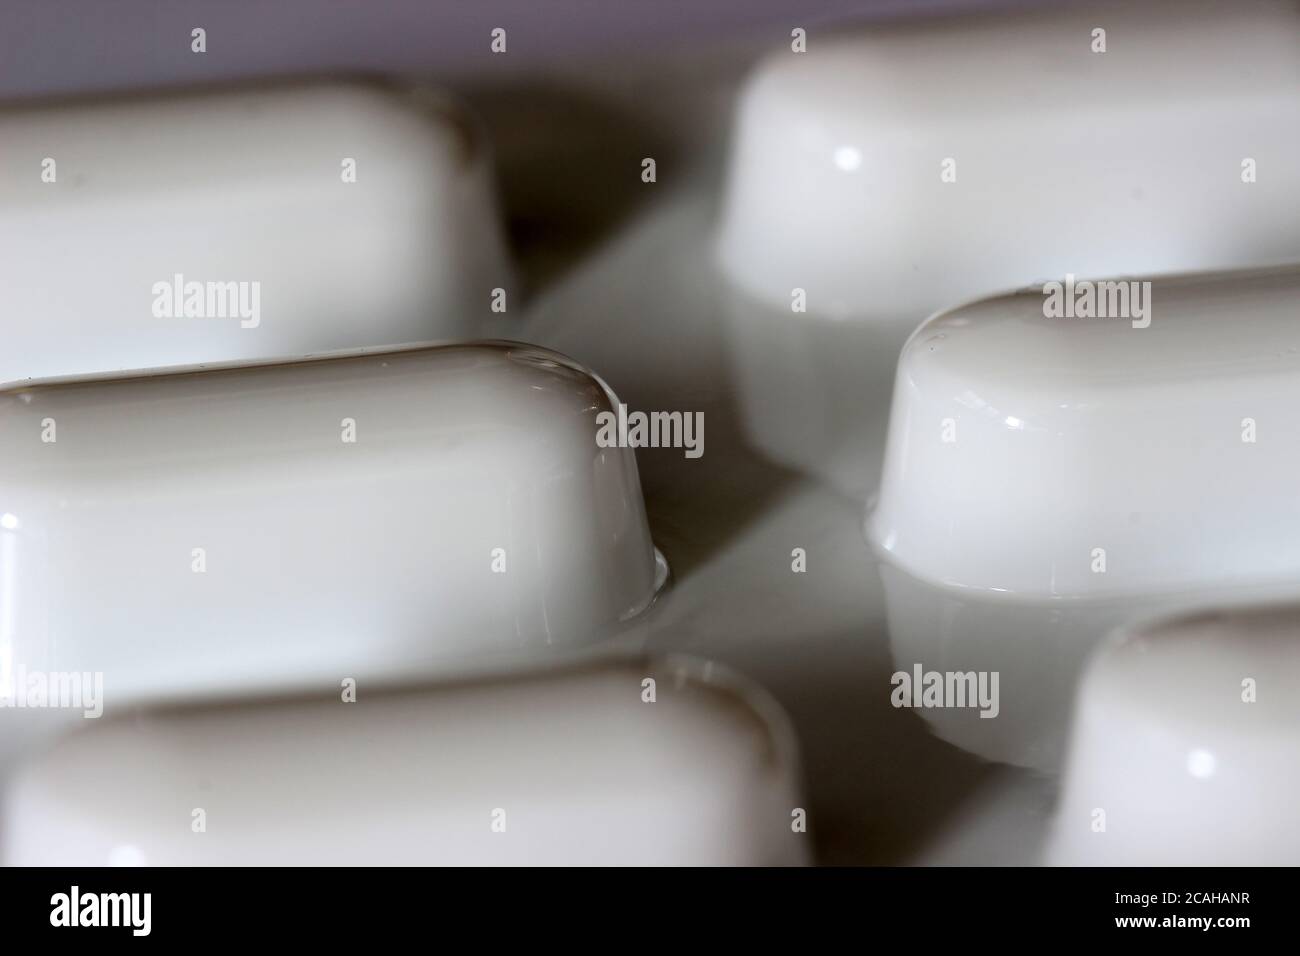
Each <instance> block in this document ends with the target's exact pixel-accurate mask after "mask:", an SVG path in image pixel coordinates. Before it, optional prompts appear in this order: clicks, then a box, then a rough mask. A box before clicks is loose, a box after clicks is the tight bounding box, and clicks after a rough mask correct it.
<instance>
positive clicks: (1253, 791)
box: [1047, 604, 1300, 866]
mask: <svg viewBox="0 0 1300 956" xmlns="http://www.w3.org/2000/svg"><path fill="white" fill-rule="evenodd" d="M1298 634H1300V605H1296V604H1290V605H1282V606H1272V607H1258V608H1250V609H1240V610H1235V611H1211V612H1203V613H1200V614H1197V615H1193V616H1185V617H1181V618H1175V619H1172V620H1166V621H1161V622H1159V623H1154V624H1149V625H1147V626H1145V627H1140V628H1136V629H1133V630H1130V631H1127V632H1125V633H1121V634H1120V635H1118V636H1117V637H1116V638H1114V639H1112V640H1109V641H1107V642H1105V643H1104V644H1103V645H1102V647H1101V648H1100V649H1099V650H1098V653H1097V655H1096V657H1095V659H1094V660H1093V662H1092V664H1091V665H1090V667H1089V668H1088V671H1087V676H1086V678H1085V680H1084V681H1083V684H1082V687H1081V689H1080V692H1079V697H1078V704H1077V706H1076V708H1075V713H1074V726H1073V730H1072V732H1071V743H1070V748H1069V758H1068V763H1067V766H1066V773H1065V777H1064V782H1063V789H1062V794H1061V800H1060V805H1059V807H1058V810H1057V815H1056V818H1055V821H1054V826H1053V836H1052V840H1051V842H1050V845H1049V851H1048V857H1047V859H1048V862H1049V863H1053V864H1063V865H1084V866H1098V865H1149V866H1265V865H1272V866H1295V865H1296V864H1297V863H1300V827H1297V826H1296V822H1297V821H1296V816H1297V810H1296V807H1297V806H1298V805H1300V736H1297V734H1296V729H1297V727H1300V641H1298V640H1297V635H1298Z"/></svg>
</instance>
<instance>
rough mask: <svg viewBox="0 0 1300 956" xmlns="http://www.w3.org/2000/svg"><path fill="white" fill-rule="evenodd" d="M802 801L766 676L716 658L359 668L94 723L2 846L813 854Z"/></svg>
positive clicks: (461, 856)
mask: <svg viewBox="0 0 1300 956" xmlns="http://www.w3.org/2000/svg"><path fill="white" fill-rule="evenodd" d="M86 779H93V780H94V781H95V786H94V787H86V786H85V785H84V782H85V780H86ZM78 781H80V783H78ZM802 810H803V806H802V805H801V803H800V798H799V770H798V762H797V756H796V753H795V748H794V742H793V738H792V736H791V734H790V730H789V728H788V726H787V723H786V721H785V719H784V716H783V715H782V713H781V712H780V710H779V709H777V708H776V707H775V705H774V704H772V702H771V701H770V700H769V699H768V698H767V697H766V695H764V694H762V693H761V692H759V691H758V690H757V689H756V688H754V687H752V686H751V685H748V684H746V683H740V682H738V681H736V680H735V679H734V678H730V677H726V676H725V675H723V674H721V673H719V672H717V671H716V670H715V669H714V668H712V667H711V666H710V665H704V664H694V663H687V662H683V661H679V660H648V661H641V660H636V661H607V662H603V663H592V664H588V665H584V666H582V667H579V668H571V669H564V670H556V671H551V672H546V673H540V674H530V675H525V676H516V677H513V678H489V679H480V680H475V681H473V682H468V683H461V684H453V685H448V686H442V687H433V688H428V689H401V690H388V691H383V692H379V691H369V692H368V691H367V688H366V686H365V684H361V685H359V686H358V688H357V697H356V701H355V702H353V703H344V702H343V701H341V700H340V699H339V697H338V696H328V697H321V696H316V697H314V698H303V699H298V700H280V701H258V702H249V703H244V704H241V705H237V706H234V705H219V704H217V705H201V706H187V707H184V708H174V709H158V710H145V711H140V712H136V713H131V714H129V715H127V716H121V717H119V718H116V719H115V718H111V717H106V718H104V719H103V720H102V721H101V722H96V721H91V722H87V724H86V727H85V729H84V730H82V731H81V732H79V733H75V734H73V735H71V736H69V737H67V738H65V739H64V740H62V741H61V742H60V743H59V744H58V746H57V747H56V748H55V749H53V750H52V751H51V752H49V753H48V754H45V755H42V756H41V757H39V758H37V759H35V760H34V761H32V762H31V763H30V764H29V765H28V766H26V767H25V768H23V769H22V770H21V771H20V773H19V774H18V776H17V779H16V780H14V781H13V783H12V785H11V787H10V789H9V792H8V796H7V799H6V801H5V810H4V822H5V826H4V837H3V853H4V859H5V862H6V863H7V864H10V865H15V864H16V865H36V864H39V865H56V864H69V865H73V864H75V865H104V864H109V863H117V862H134V863H144V864H150V865H174V864H198V865H226V864H236V865H261V864H274V865H287V864H292V865H304V864H305V865H313V864H328V865H350V864H383V865H390V864H391V865H403V864H412V865H419V864H424V865H427V864H458V865H464V864H551V865H554V864H616V865H621V864H642V865H645V864H650V865H661V864H674V865H676V864H695V865H712V864H759V865H770V864H799V863H802V862H805V860H806V858H807V855H808V850H807V849H806V846H807V845H806V841H807V840H808V839H809V838H808V836H807V834H806V833H804V832H801V831H802V830H803V826H802V823H801V822H800V814H801V812H802ZM200 821H201V822H200ZM200 827H201V829H200Z"/></svg>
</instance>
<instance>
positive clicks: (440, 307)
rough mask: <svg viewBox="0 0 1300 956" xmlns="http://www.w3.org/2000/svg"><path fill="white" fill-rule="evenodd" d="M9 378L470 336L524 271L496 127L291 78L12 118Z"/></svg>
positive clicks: (26, 109) (5, 302)
mask: <svg viewBox="0 0 1300 956" xmlns="http://www.w3.org/2000/svg"><path fill="white" fill-rule="evenodd" d="M0 168H3V169H4V175H3V176H0V262H3V263H4V266H3V269H4V282H3V293H2V294H0V337H3V340H4V348H3V349H2V350H0V383H4V382H10V381H15V380H19V379H27V378H42V377H47V376H51V375H73V374H83V373H91V372H103V371H112V370H118V369H134V368H145V367H151V366H164V365H181V364H192V363H198V362H221V361H232V360H240V359H257V358H267V357H283V356H299V355H302V354H305V353H307V352H315V351H322V350H327V349H338V348H351V347H358V346H373V345H384V344H401V343H406V342H423V341H429V340H432V339H440V338H452V337H467V336H471V335H472V334H473V330H474V328H475V327H476V320H478V319H481V318H482V317H484V316H486V315H487V314H488V312H489V308H490V305H491V301H492V294H493V289H494V288H505V287H508V286H509V285H510V282H509V274H508V269H507V264H506V257H505V253H504V250H503V245H502V242H501V237H500V234H499V228H498V224H497V216H496V213H495V204H494V201H493V196H492V186H491V172H490V164H489V161H488V153H487V149H486V146H485V144H484V142H483V139H482V136H481V135H480V134H479V133H478V132H477V130H476V128H475V126H474V124H473V123H471V122H470V121H469V120H468V118H467V117H466V115H465V114H464V113H463V111H461V110H460V109H459V108H457V107H456V106H454V105H453V104H452V103H450V102H449V101H447V100H446V99H444V98H443V97H441V96H440V95H438V94H435V93H432V92H429V91H427V90H422V89H415V88H404V87H397V86H385V85H381V84H377V83H346V82H321V83H293V84H287V85H280V86H269V87H256V86H250V87H236V88H231V89H228V90H224V91H222V90H217V91H206V92H195V93H184V94H179V93H178V94H169V95H148V96H116V97H104V98H100V99H90V100H66V101H63V100H61V101H55V102H49V103H35V104H32V105H23V106H14V107H9V108H7V109H5V110H3V111H0Z"/></svg>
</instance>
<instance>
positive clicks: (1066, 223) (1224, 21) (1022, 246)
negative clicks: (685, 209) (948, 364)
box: [719, 3, 1300, 322]
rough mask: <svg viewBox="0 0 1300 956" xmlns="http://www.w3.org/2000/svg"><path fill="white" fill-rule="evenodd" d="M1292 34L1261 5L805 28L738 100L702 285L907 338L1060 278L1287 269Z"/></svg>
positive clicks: (1299, 55)
mask: <svg viewBox="0 0 1300 956" xmlns="http://www.w3.org/2000/svg"><path fill="white" fill-rule="evenodd" d="M1298 32H1300V12H1297V10H1296V8H1295V6H1294V4H1281V3H1278V4H1271V3H1264V4H1254V3H1252V4H1233V5H1223V4H1211V3H1193V4H1186V3H1184V4H1178V5H1176V6H1174V7H1170V8H1163V7H1161V6H1160V5H1152V4H1135V5H1129V6H1128V7H1124V6H1119V5H1113V6H1109V7H1101V8H1096V9H1088V8H1086V7H1084V8H1073V9H1069V10H1059V9H1053V10H1039V11H1031V10H1017V11H1014V12H1007V13H1004V14H1002V15H995V16H983V17H953V18H941V19H937V20H932V21H927V22H915V23H907V24H901V25H897V26H888V27H878V28H875V29H873V30H871V31H870V32H866V33H863V34H862V35H859V36H846V37H833V36H829V35H825V34H823V33H822V32H821V31H818V30H816V29H812V30H809V31H808V35H807V41H806V50H805V51H804V52H795V51H794V50H792V49H790V48H789V47H788V46H787V47H786V48H784V49H781V50H779V51H777V52H774V53H773V54H772V55H771V56H770V57H769V58H768V59H767V60H766V61H764V63H763V64H762V65H761V66H760V68H759V69H758V71H757V72H756V73H755V75H754V77H753V78H752V79H751V80H750V81H749V83H748V85H747V87H746V89H745V91H744V93H743V96H742V99H741V103H740V108H739V117H738V121H737V130H736V135H735V143H734V146H733V152H732V161H731V168H730V173H729V178H728V188H727V197H726V202H725V207H724V214H723V218H722V224H721V232H720V236H719V253H720V256H721V261H722V264H723V267H724V269H725V270H726V272H727V273H728V275H729V276H730V277H731V278H732V280H733V281H734V282H735V283H736V285H737V286H738V287H739V288H740V289H741V290H743V291H744V292H746V293H748V294H749V295H751V296H752V297H754V298H756V299H758V300H760V301H763V302H767V303H771V304H773V305H775V306H777V307H779V308H781V309H783V310H786V311H787V312H788V311H789V310H790V307H791V294H792V291H793V290H795V289H802V290H803V291H804V293H805V295H806V306H807V310H808V312H809V313H810V314H812V313H819V314H832V315H838V316H852V317H859V316H865V317H868V318H872V319H881V320H896V319H900V318H901V319H904V320H910V321H911V322H916V321H919V320H920V319H921V318H923V317H924V316H925V315H926V314H928V313H930V312H932V311H934V310H935V309H938V308H941V307H944V306H948V305H951V304H953V303H957V302H961V301H963V300H965V299H969V298H971V297H973V296H977V295H987V294H989V293H992V292H999V291H1002V290H1004V289H1010V288H1015V287H1017V286H1020V285H1022V284H1024V283H1027V282H1034V281H1040V282H1041V281H1043V280H1045V279H1050V278H1058V277H1062V276H1064V274H1065V273H1067V272H1070V273H1074V274H1076V275H1091V276H1102V275H1110V274H1114V273H1120V272H1124V273H1127V274H1134V273H1151V272H1173V271H1191V270H1199V269H1228V268H1238V267H1247V266H1256V265H1265V264H1278V263H1281V262H1286V261H1290V260H1294V259H1297V258H1300V218H1298V217H1297V216H1296V215H1295V210H1296V208H1297V204H1298V203H1300V164H1297V163H1296V162H1295V161H1294V159H1293V157H1294V156H1295V154H1296V152H1297V150H1300V44H1297V43H1296V42H1295V38H1296V36H1297V33H1298ZM1244 62H1248V63H1249V64H1250V67H1249V69H1244V68H1243V67H1242V63H1244ZM795 318H796V319H797V318H798V317H797V316H796V317H795Z"/></svg>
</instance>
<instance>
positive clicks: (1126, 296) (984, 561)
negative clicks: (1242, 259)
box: [868, 268, 1300, 764]
mask: <svg viewBox="0 0 1300 956" xmlns="http://www.w3.org/2000/svg"><path fill="white" fill-rule="evenodd" d="M1088 297H1091V298H1092V299H1093V301H1094V303H1097V302H1102V301H1104V302H1106V303H1107V305H1106V306H1105V309H1106V310H1107V311H1108V312H1113V310H1114V307H1115V305H1116V304H1117V303H1122V302H1125V301H1127V302H1128V308H1127V309H1126V310H1125V309H1121V310H1120V311H1123V312H1125V314H1122V315H1113V314H1111V315H1110V316H1109V317H1103V316H1101V315H1098V314H1096V310H1095V308H1094V309H1091V310H1090V309H1087V308H1085V306H1084V303H1085V301H1086V299H1087V298H1088ZM1063 298H1064V300H1066V301H1069V302H1071V303H1072V305H1071V306H1070V309H1071V314H1070V315H1061V314H1058V312H1059V310H1061V309H1064V308H1065V306H1064V305H1063V302H1062V299H1063ZM1298 298H1300V270H1297V269H1294V268H1290V269H1281V270H1266V271H1262V272H1243V273H1223V274H1212V275H1202V276H1186V277H1170V278H1155V279H1151V280H1129V279H1123V280H1116V281H1115V282H1099V283H1093V282H1085V281H1084V280H1074V281H1071V282H1069V283H1063V284H1060V286H1059V288H1058V287H1050V288H1048V289H1047V290H1046V292H1045V291H1044V289H1042V288H1038V289H1028V290H1025V291H1022V292H1020V293H1017V294H1013V295H1008V296H1001V297H997V298H992V299H986V300H983V301H980V302H978V303H975V304H973V305H969V306H965V307H962V308H959V309H955V310H952V311H950V312H945V313H942V314H940V315H937V316H935V317H934V318H932V319H930V320H929V321H928V322H926V323H925V324H924V325H923V326H921V328H920V329H918V330H917V331H916V333H915V334H914V335H913V336H912V338H911V339H910V340H909V341H908V343H907V345H906V346H905V348H904V350H903V354H902V356H901V358H900V359H899V366H898V375H897V381H896V388H895V395H894V406H893V410H892V419H891V425H890V434H889V442H888V447H887V452H886V459H885V466H884V471H883V478H882V485H881V492H880V498H879V501H878V503H877V505H876V507H875V508H874V510H873V511H872V512H871V514H870V516H869V520H868V535H869V537H870V540H871V542H872V544H873V546H874V547H875V548H876V549H877V551H878V553H879V554H880V556H881V558H882V561H883V563H884V564H885V566H886V575H885V577H886V585H887V588H888V590H889V597H890V601H889V603H890V617H891V638H892V640H893V641H894V644H895V653H896V655H898V656H900V657H901V658H902V659H903V660H904V662H907V663H909V664H910V662H911V661H914V660H919V659H921V658H922V657H924V658H925V661H924V662H929V661H935V664H936V665H937V659H936V658H937V656H938V655H942V656H943V657H944V658H945V659H946V660H948V661H949V662H950V665H951V666H952V667H954V668H957V669H961V670H968V669H987V670H1001V671H1004V677H1006V676H1008V675H1018V677H1017V678H1016V679H1015V680H1012V681H1010V682H1008V681H1006V680H1004V682H1003V684H1002V694H1003V697H1004V703H1003V710H1002V713H1003V718H1002V719H1003V720H1004V721H1006V723H1005V725H1000V726H999V729H998V731H996V732H995V731H994V730H993V728H992V724H994V723H995V722H994V721H975V720H968V721H967V723H968V724H969V727H970V730H971V732H972V733H975V734H976V735H977V738H978V737H980V736H984V737H987V736H988V735H990V734H994V733H999V734H1009V735H1010V737H1009V739H1008V743H1007V746H1008V747H1009V748H1010V749H1004V748H1003V747H998V748H997V749H996V751H993V752H986V751H985V749H984V748H983V747H982V746H981V745H980V744H979V743H978V740H975V741H968V743H970V745H971V746H972V747H973V749H976V750H977V751H978V752H986V755H989V756H996V757H997V758H998V759H1011V760H1013V761H1014V762H1029V763H1034V764H1039V763H1041V762H1043V761H1047V762H1048V763H1050V762H1051V760H1052V759H1055V758H1054V757H1048V756H1046V754H1049V753H1050V754H1056V753H1057V751H1058V749H1059V748H1058V747H1057V746H1056V743H1059V738H1060V732H1061V730H1063V727H1064V719H1065V714H1066V713H1067V712H1068V706H1069V700H1070V697H1069V692H1070V690H1071V688H1072V687H1073V683H1074V679H1075V677H1076V675H1077V668H1078V665H1079V662H1080V661H1081V659H1082V656H1083V655H1084V654H1085V653H1086V651H1087V649H1088V647H1089V646H1090V644H1091V642H1092V641H1095V640H1096V638H1097V637H1098V636H1099V635H1100V634H1101V633H1102V632H1103V631H1104V630H1105V629H1108V628H1109V627H1113V626H1116V625H1118V624H1121V623H1123V622H1124V621H1126V620H1132V618H1133V616H1135V615H1136V616H1141V615H1143V614H1146V613H1152V612H1155V611H1165V610H1168V609H1170V608H1177V607H1188V606H1192V605H1196V604H1199V603H1201V602H1204V601H1211V600H1215V601H1232V602H1234V603H1235V602H1236V601H1238V600H1241V599H1244V598H1246V597H1250V598H1252V599H1255V598H1259V597H1264V596H1269V595H1274V594H1290V593H1295V592H1296V590H1297V588H1298V587H1300V498H1297V496H1296V494H1295V488H1296V487H1300V421H1297V420H1296V418H1295V416H1294V415H1292V414H1291V412H1290V411H1289V409H1292V408H1295V407H1296V406H1297V404H1298V403H1300V326H1297V325H1296V323H1295V303H1296V301H1297V299H1298ZM1139 303H1140V304H1139ZM1080 311H1085V312H1086V311H1092V312H1093V314H1092V315H1080V314H1078V313H1079V312H1080ZM939 602H943V603H945V604H946V605H948V606H949V610H948V611H947V612H945V613H944V614H942V615H938V614H936V610H937V608H938V606H939ZM927 608H929V610H927ZM1080 642H1082V643H1080ZM1031 700H1036V701H1038V702H1039V704H1040V705H1041V706H1039V707H1035V708H1033V709H1032V711H1025V710H1022V711H1021V712H1020V716H1019V717H1018V718H1017V717H1016V716H1015V714H1016V707H1017V706H1025V705H1026V704H1027V702H1029V701H1031ZM959 716H960V715H958V714H957V713H955V712H954V713H951V714H945V715H941V714H938V713H936V714H935V717H936V719H942V720H949V719H951V720H955V719H958V717H959ZM1044 740H1051V741H1054V743H1053V744H1051V745H1050V746H1048V747H1046V749H1045V750H1041V751H1040V752H1039V753H1038V754H1037V755H1034V754H1033V753H1032V751H1033V750H1034V748H1035V747H1037V745H1039V744H1041V743H1042V742H1043V741H1044ZM1031 744H1032V745H1034V746H1031ZM1023 748H1029V749H1028V750H1025V749H1023Z"/></svg>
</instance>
